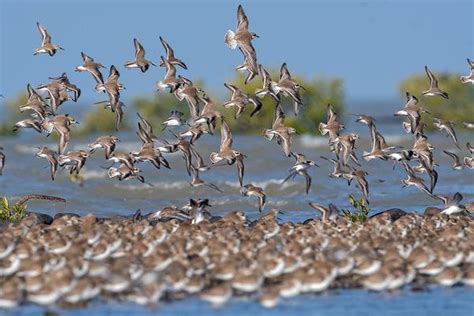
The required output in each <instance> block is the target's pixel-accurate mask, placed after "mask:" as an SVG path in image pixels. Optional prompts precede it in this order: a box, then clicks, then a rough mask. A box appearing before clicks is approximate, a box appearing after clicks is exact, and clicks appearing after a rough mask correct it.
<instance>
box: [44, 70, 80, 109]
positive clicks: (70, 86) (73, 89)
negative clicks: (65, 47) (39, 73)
mask: <svg viewBox="0 0 474 316" xmlns="http://www.w3.org/2000/svg"><path fill="white" fill-rule="evenodd" d="M48 79H51V80H54V81H57V82H59V83H60V84H61V85H62V87H63V88H64V89H66V91H71V92H72V93H73V94H74V97H73V98H72V100H73V101H74V102H77V100H78V99H79V97H80V96H81V89H79V88H78V86H76V85H75V84H73V83H71V82H70V81H69V78H68V76H67V73H65V72H63V73H62V74H61V76H59V77H49V78H48Z"/></svg>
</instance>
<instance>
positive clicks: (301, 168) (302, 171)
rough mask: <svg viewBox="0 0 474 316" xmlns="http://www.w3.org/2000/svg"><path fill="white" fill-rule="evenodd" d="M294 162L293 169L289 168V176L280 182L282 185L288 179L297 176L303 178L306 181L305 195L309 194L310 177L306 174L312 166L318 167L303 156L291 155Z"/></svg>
mask: <svg viewBox="0 0 474 316" xmlns="http://www.w3.org/2000/svg"><path fill="white" fill-rule="evenodd" d="M293 157H295V159H296V162H295V164H294V166H293V167H291V169H290V170H289V171H290V174H289V175H288V176H287V177H286V178H285V179H284V180H283V181H282V182H281V183H282V184H283V183H285V182H286V181H288V180H289V179H290V178H292V179H294V178H295V176H296V175H297V174H299V175H301V176H303V177H305V179H306V194H308V193H309V190H310V188H311V177H310V176H309V174H308V171H307V170H308V169H309V168H311V167H312V166H316V167H319V166H318V165H317V164H316V163H315V162H314V161H312V160H307V159H306V157H305V155H303V154H293Z"/></svg>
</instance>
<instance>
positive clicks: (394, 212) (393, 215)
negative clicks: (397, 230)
mask: <svg viewBox="0 0 474 316" xmlns="http://www.w3.org/2000/svg"><path fill="white" fill-rule="evenodd" d="M382 214H388V215H389V216H390V220H391V221H392V222H394V221H396V220H397V219H399V218H400V217H402V216H405V215H407V214H408V213H407V212H405V211H404V210H402V209H399V208H391V209H388V210H385V211H382V212H380V213H377V214H375V215H372V216H370V218H375V217H377V216H386V215H382Z"/></svg>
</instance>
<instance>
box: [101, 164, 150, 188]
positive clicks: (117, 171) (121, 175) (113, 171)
mask: <svg viewBox="0 0 474 316" xmlns="http://www.w3.org/2000/svg"><path fill="white" fill-rule="evenodd" d="M140 172H141V170H140V169H138V168H136V167H133V168H130V167H129V166H127V165H126V164H124V163H121V164H120V166H119V167H118V168H115V167H110V168H109V170H108V172H107V175H108V176H109V178H118V179H119V181H122V180H126V179H132V178H137V179H138V181H140V182H141V183H144V182H145V178H144V177H143V176H141V175H139V174H138V173H140Z"/></svg>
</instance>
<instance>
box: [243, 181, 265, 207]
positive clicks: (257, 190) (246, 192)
mask: <svg viewBox="0 0 474 316" xmlns="http://www.w3.org/2000/svg"><path fill="white" fill-rule="evenodd" d="M240 194H242V195H243V196H254V197H256V198H257V199H258V211H259V212H260V213H262V211H263V208H264V207H265V202H266V198H267V196H266V194H265V192H264V191H263V189H262V188H261V187H257V186H254V185H253V184H251V183H249V184H246V185H244V186H242V187H241V188H240Z"/></svg>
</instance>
